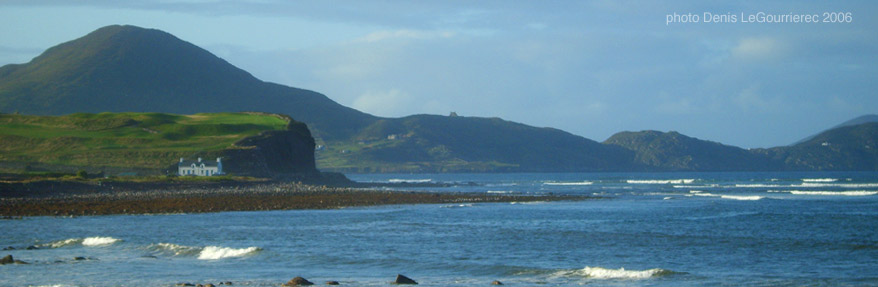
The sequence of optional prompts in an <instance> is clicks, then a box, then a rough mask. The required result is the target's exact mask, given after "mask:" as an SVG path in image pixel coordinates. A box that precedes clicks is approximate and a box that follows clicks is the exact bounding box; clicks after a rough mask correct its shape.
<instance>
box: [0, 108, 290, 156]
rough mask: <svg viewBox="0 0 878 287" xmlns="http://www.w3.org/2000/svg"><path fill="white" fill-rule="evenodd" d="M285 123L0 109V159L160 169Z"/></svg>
mask: <svg viewBox="0 0 878 287" xmlns="http://www.w3.org/2000/svg"><path fill="white" fill-rule="evenodd" d="M287 124H288V120H287V119H284V118H282V117H280V116H277V115H269V114H256V113H217V114H195V115H174V114H162V113H100V114H71V115H66V116H29V115H12V114H0V162H2V163H19V164H22V163H23V164H35V165H41V166H45V165H58V166H68V167H69V166H82V167H89V168H95V167H114V168H136V169H160V168H165V167H168V166H170V165H172V164H173V163H175V162H176V161H177V160H179V158H180V157H195V156H202V155H203V156H205V157H210V156H214V155H216V154H217V153H218V152H219V151H222V150H223V149H227V148H231V147H232V144H233V143H235V142H236V141H238V140H241V139H243V138H245V137H249V136H253V135H256V134H258V133H260V132H263V131H269V130H283V129H285V128H286V126H287Z"/></svg>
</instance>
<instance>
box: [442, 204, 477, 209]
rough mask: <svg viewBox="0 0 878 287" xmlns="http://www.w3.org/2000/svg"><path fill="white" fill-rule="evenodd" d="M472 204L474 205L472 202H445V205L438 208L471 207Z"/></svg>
mask: <svg viewBox="0 0 878 287" xmlns="http://www.w3.org/2000/svg"><path fill="white" fill-rule="evenodd" d="M473 206H475V205H474V204H472V203H462V204H446V205H443V206H440V207H439V208H461V207H473Z"/></svg>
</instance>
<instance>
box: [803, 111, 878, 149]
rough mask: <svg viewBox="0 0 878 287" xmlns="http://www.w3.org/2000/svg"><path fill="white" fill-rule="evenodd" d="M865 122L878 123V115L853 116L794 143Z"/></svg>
mask: <svg viewBox="0 0 878 287" xmlns="http://www.w3.org/2000/svg"><path fill="white" fill-rule="evenodd" d="M865 123H878V115H864V116H859V117H856V118H853V119H851V120H848V121H846V122H843V123H841V124H838V125H836V126H834V127H832V128H829V129H828V130H825V131H822V132H820V133H818V134H815V135H812V136H809V137H806V138H804V139H801V140H799V141H797V142H796V143H794V144H793V145H798V144H801V143H804V142H807V141H810V140H812V139H814V137H816V136H817V135H819V134H821V133H824V132H827V131H830V130H834V129H837V128H840V127H847V126H855V125H859V124H865Z"/></svg>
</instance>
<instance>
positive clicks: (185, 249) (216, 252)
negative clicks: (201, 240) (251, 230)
mask: <svg viewBox="0 0 878 287" xmlns="http://www.w3.org/2000/svg"><path fill="white" fill-rule="evenodd" d="M149 249H152V250H155V251H158V252H161V253H168V254H170V255H172V256H197V258H198V259H201V260H218V259H223V258H234V257H244V256H248V255H252V254H255V253H257V252H259V251H262V248H259V247H247V248H230V247H222V246H207V247H192V246H185V245H178V244H173V243H158V244H153V245H150V246H149Z"/></svg>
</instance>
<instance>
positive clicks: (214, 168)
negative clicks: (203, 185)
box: [177, 157, 223, 176]
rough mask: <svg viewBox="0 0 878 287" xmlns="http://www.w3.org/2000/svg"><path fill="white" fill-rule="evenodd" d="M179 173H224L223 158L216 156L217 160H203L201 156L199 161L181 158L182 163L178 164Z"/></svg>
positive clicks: (201, 174) (203, 174)
mask: <svg viewBox="0 0 878 287" xmlns="http://www.w3.org/2000/svg"><path fill="white" fill-rule="evenodd" d="M177 174H178V175H181V176H183V175H193V176H213V175H220V174H223V162H222V160H221V158H216V162H209V161H202V160H201V158H200V157H199V158H198V161H191V160H188V161H187V160H185V159H184V158H182V157H181V158H180V163H178V164H177Z"/></svg>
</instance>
